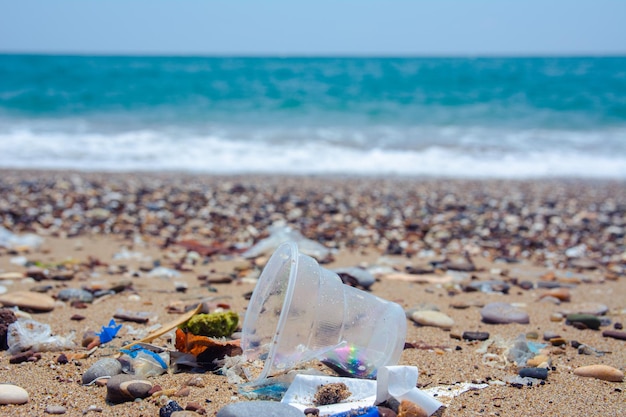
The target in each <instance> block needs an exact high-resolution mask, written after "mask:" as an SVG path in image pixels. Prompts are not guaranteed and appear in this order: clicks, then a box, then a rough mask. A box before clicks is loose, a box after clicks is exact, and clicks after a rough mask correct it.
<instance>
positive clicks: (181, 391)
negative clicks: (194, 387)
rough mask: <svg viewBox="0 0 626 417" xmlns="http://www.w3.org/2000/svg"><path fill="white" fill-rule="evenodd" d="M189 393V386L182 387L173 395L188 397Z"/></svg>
mask: <svg viewBox="0 0 626 417" xmlns="http://www.w3.org/2000/svg"><path fill="white" fill-rule="evenodd" d="M190 393H191V389H190V388H189V387H183V388H181V389H179V390H178V391H176V392H175V393H174V396H175V397H188V396H189V394H190Z"/></svg>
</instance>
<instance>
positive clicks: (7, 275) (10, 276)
mask: <svg viewBox="0 0 626 417" xmlns="http://www.w3.org/2000/svg"><path fill="white" fill-rule="evenodd" d="M22 278H24V274H22V273H21V272H3V273H1V274H0V281H5V280H8V281H13V280H17V279H22Z"/></svg>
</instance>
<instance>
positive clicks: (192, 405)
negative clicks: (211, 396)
mask: <svg viewBox="0 0 626 417" xmlns="http://www.w3.org/2000/svg"><path fill="white" fill-rule="evenodd" d="M185 410H189V411H195V412H197V413H199V414H206V410H205V409H204V408H202V406H201V405H200V403H198V402H195V401H189V402H188V403H187V405H186V406H185Z"/></svg>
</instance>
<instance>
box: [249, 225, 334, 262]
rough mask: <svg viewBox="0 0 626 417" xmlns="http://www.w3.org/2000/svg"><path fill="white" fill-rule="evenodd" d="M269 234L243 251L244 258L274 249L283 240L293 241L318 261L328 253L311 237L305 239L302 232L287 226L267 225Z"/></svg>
mask: <svg viewBox="0 0 626 417" xmlns="http://www.w3.org/2000/svg"><path fill="white" fill-rule="evenodd" d="M269 232H270V235H269V236H268V237H267V238H265V239H262V240H260V241H259V242H257V243H256V244H255V245H254V246H252V247H251V248H250V249H248V250H247V251H245V252H244V253H243V254H242V256H243V257H244V258H256V257H258V256H261V255H263V254H266V253H269V252H272V251H274V250H275V249H276V248H278V247H279V246H280V245H281V244H283V243H285V242H295V243H297V244H298V250H299V251H300V252H301V253H303V254H305V255H309V256H311V257H313V258H315V259H317V260H318V261H321V260H323V259H326V258H327V257H328V256H329V255H330V249H328V248H327V247H326V246H324V245H322V244H321V243H319V242H316V241H314V240H311V239H307V238H306V237H304V236H302V234H301V233H300V232H299V231H297V230H293V229H292V228H291V227H289V226H283V225H272V226H270V227H269Z"/></svg>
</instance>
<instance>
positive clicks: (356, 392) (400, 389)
mask: <svg viewBox="0 0 626 417" xmlns="http://www.w3.org/2000/svg"><path fill="white" fill-rule="evenodd" d="M417 377H418V370H417V368H416V367H414V366H384V367H381V368H380V369H379V370H378V377H377V380H376V381H374V380H368V379H355V378H342V377H332V376H327V375H323V376H319V375H302V374H299V375H296V377H295V378H294V380H293V383H292V384H291V385H290V386H289V389H288V390H287V392H286V393H285V396H284V397H283V399H282V402H283V403H286V404H289V405H291V406H293V407H296V408H298V409H299V410H302V411H304V410H305V409H306V408H308V407H316V408H318V409H319V410H320V415H326V414H331V415H334V414H336V413H342V412H346V411H350V410H358V409H361V411H360V412H361V414H356V415H363V414H364V415H368V414H367V409H368V407H371V406H373V405H376V404H380V403H383V402H385V401H387V400H388V399H390V398H394V399H396V400H397V401H402V400H408V401H411V402H413V403H415V404H418V405H419V406H420V407H422V408H423V409H424V410H425V411H426V412H427V413H428V415H431V414H433V413H434V412H435V411H437V410H438V409H439V408H440V407H441V406H443V404H442V403H440V402H439V401H437V400H436V399H435V398H433V397H432V396H431V395H429V394H427V393H425V392H423V391H421V390H419V389H418V388H417V387H416V384H417ZM339 382H341V383H344V384H346V386H347V387H348V390H349V391H350V396H349V397H348V398H346V399H345V400H343V401H341V402H339V403H336V404H328V405H315V404H314V403H313V400H314V397H315V394H316V392H317V390H318V389H319V387H320V385H325V384H331V383H339Z"/></svg>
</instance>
